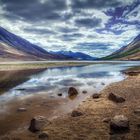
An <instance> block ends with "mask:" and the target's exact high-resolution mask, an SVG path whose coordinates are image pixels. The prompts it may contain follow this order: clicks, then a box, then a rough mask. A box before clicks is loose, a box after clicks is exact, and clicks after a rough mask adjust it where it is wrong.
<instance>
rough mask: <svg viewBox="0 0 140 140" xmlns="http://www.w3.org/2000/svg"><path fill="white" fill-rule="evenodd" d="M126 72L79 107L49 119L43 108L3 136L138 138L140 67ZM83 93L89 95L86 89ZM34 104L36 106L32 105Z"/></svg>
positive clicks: (33, 139)
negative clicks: (121, 79)
mask: <svg viewBox="0 0 140 140" xmlns="http://www.w3.org/2000/svg"><path fill="white" fill-rule="evenodd" d="M132 73H133V74H132ZM126 74H127V75H128V77H127V78H126V79H125V80H123V81H121V82H116V83H113V84H110V85H109V86H107V87H106V88H105V89H103V90H102V91H101V92H100V93H97V94H95V93H94V94H93V95H92V96H91V97H89V98H88V99H86V100H85V101H83V102H82V103H81V104H80V105H79V106H78V108H76V109H74V110H73V111H72V112H70V113H67V114H62V115H61V117H57V118H53V119H50V118H47V116H45V114H43V113H42V111H43V109H42V110H40V111H37V110H36V111H37V112H38V113H36V116H30V117H28V118H26V119H25V120H26V121H27V122H26V127H24V128H21V129H17V130H16V129H15V130H14V131H10V132H8V133H7V134H5V135H4V136H2V137H0V139H1V140H9V139H10V140H15V139H16V140H38V139H49V140H96V139H97V140H102V139H104V140H122V139H123V140H138V139H139V137H140V134H139V131H140V104H139V102H140V94H139V92H140V75H139V70H137V71H135V72H134V71H127V73H126ZM69 93H70V94H77V91H76V89H75V88H72V89H71V90H70V91H69ZM84 93H85V94H86V91H84ZM31 107H32V109H33V106H31ZM36 109H37V108H36ZM33 110H34V109H33ZM18 111H19V114H20V113H21V114H22V113H27V112H26V110H25V109H24V108H20V109H19V110H18ZM36 111H35V112H36ZM48 111H49V110H48ZM40 114H41V115H40ZM42 114H43V116H42ZM26 115H27V114H26ZM31 117H32V118H31ZM29 118H30V119H29ZM22 119H23V118H22ZM19 120H20V119H19ZM19 122H20V121H19Z"/></svg>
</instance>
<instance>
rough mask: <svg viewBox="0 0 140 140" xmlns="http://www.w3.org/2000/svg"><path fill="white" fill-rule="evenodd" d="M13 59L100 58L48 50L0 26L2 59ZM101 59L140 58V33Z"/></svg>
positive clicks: (0, 56)
mask: <svg viewBox="0 0 140 140" xmlns="http://www.w3.org/2000/svg"><path fill="white" fill-rule="evenodd" d="M11 60H14V61H16V60H19V61H25V60H98V58H95V57H92V56H90V55H88V54H85V53H82V52H72V51H57V52H54V51H51V52H48V51H46V50H45V49H43V48H41V47H39V46H37V45H35V44H32V43H30V42H29V41H27V40H25V39H23V38H21V37H19V36H17V35H15V34H13V33H11V32H9V31H7V30H6V29H4V28H2V27H0V61H11ZM100 60H140V34H139V35H138V36H137V37H136V38H134V40H133V41H132V42H131V43H129V44H128V45H126V46H124V47H122V48H120V49H119V50H117V51H115V52H114V53H112V54H111V55H108V56H106V57H103V58H101V59H100Z"/></svg>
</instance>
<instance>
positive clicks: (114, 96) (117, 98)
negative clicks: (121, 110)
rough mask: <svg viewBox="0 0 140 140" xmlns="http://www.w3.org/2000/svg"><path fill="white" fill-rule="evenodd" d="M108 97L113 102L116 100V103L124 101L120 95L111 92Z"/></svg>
mask: <svg viewBox="0 0 140 140" xmlns="http://www.w3.org/2000/svg"><path fill="white" fill-rule="evenodd" d="M108 99H109V100H111V101H113V102H116V103H123V102H124V101H125V99H124V98H123V97H120V96H118V95H115V94H113V93H110V94H109V95H108Z"/></svg>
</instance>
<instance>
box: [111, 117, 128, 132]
mask: <svg viewBox="0 0 140 140" xmlns="http://www.w3.org/2000/svg"><path fill="white" fill-rule="evenodd" d="M110 129H111V130H113V131H114V132H123V131H126V130H129V120H128V118H127V117H125V116H124V115H116V116H115V117H114V118H113V119H111V122H110Z"/></svg>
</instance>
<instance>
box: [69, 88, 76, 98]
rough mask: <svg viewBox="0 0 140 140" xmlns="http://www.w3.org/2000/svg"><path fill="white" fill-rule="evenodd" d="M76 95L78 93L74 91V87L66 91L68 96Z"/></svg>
mask: <svg viewBox="0 0 140 140" xmlns="http://www.w3.org/2000/svg"><path fill="white" fill-rule="evenodd" d="M77 94H78V91H77V89H75V88H74V87H70V88H69V90H68V95H69V96H75V95H77Z"/></svg>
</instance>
